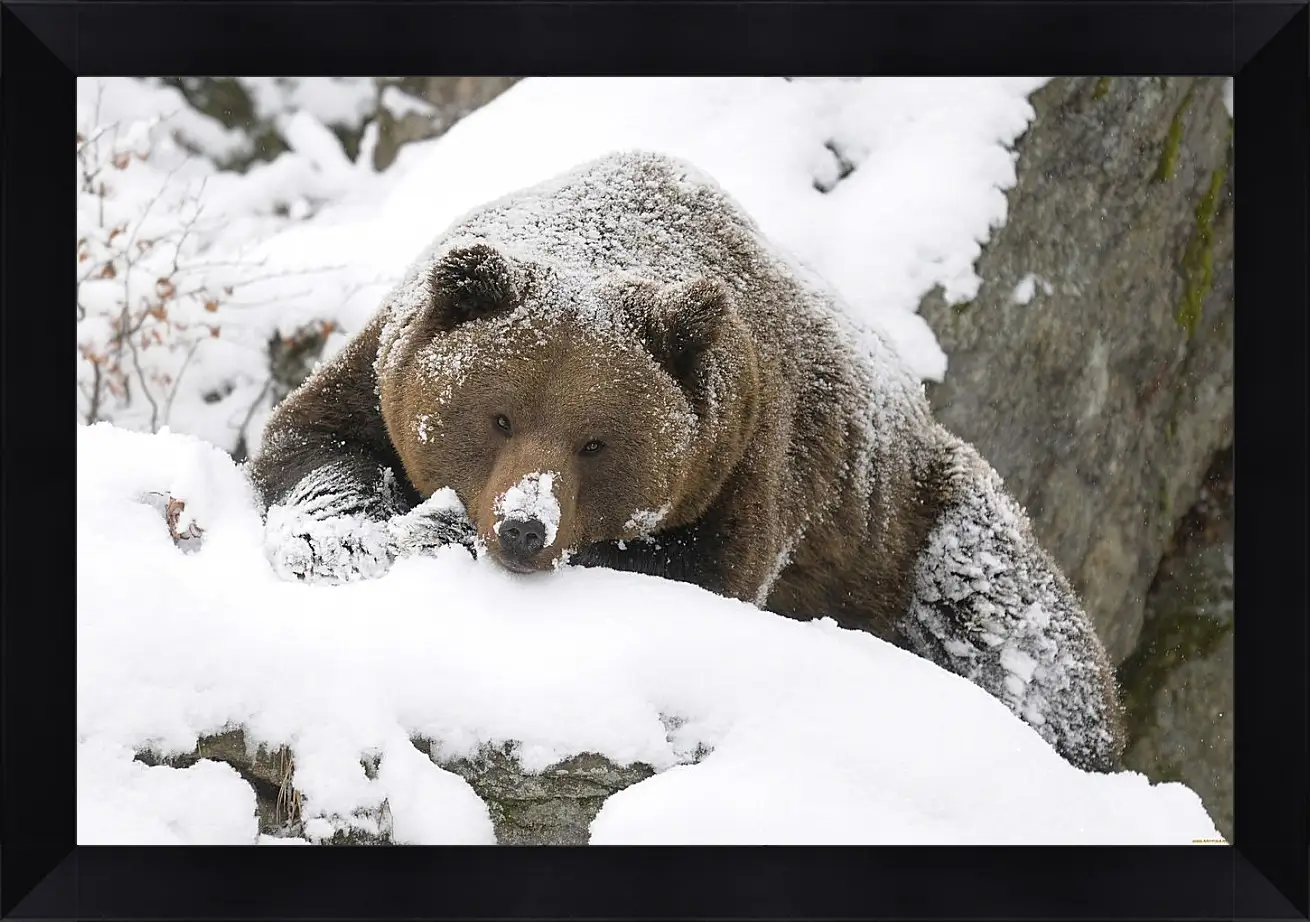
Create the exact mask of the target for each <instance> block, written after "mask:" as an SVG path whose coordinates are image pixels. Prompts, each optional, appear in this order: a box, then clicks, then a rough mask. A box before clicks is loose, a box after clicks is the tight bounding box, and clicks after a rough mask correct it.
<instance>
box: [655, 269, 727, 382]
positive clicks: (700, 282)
mask: <svg viewBox="0 0 1310 922" xmlns="http://www.w3.org/2000/svg"><path fill="white" fill-rule="evenodd" d="M733 320H734V313H733V310H732V305H731V299H730V298H729V296H728V290H727V289H726V288H725V287H724V286H723V285H722V284H720V283H719V282H716V281H714V280H712V279H708V278H695V279H691V280H690V281H686V282H680V283H677V284H673V285H669V286H668V287H667V288H665V289H663V290H662V291H660V292H658V293H657V294H656V295H655V298H654V299H653V303H652V304H651V305H650V306H649V308H648V313H647V315H646V320H645V330H644V333H645V339H646V344H647V346H648V348H649V349H650V352H651V355H652V356H653V357H654V359H655V361H657V362H658V363H659V364H660V365H661V366H663V368H664V369H665V370H666V371H667V372H668V373H669V374H670V375H672V376H673V379H674V380H675V381H677V382H678V383H679V384H682V385H684V386H692V385H693V382H694V380H695V377H696V374H697V370H698V369H699V368H700V366H701V364H702V360H703V359H704V357H705V356H706V355H707V354H708V353H709V352H710V350H711V349H713V348H714V346H715V345H716V344H717V343H718V341H719V339H720V338H721V337H722V336H723V335H724V333H725V332H726V331H727V329H728V328H729V327H730V325H731V324H732V322H733Z"/></svg>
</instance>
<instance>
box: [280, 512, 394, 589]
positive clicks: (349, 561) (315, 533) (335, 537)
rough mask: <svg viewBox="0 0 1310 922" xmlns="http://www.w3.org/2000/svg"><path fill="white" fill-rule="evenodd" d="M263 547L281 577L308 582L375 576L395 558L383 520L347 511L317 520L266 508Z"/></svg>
mask: <svg viewBox="0 0 1310 922" xmlns="http://www.w3.org/2000/svg"><path fill="white" fill-rule="evenodd" d="M264 551H265V554H266V555H267V557H268V560H269V563H270V564H271V565H272V567H273V571H274V572H275V573H276V574H277V575H278V576H279V577H280V578H282V579H284V580H288V581H292V582H295V581H302V582H310V583H347V582H353V581H355V580H360V579H374V578H376V577H379V576H381V575H382V574H383V573H385V572H386V571H387V569H388V568H389V567H390V566H391V561H392V560H393V559H394V557H395V548H394V547H393V545H392V543H391V541H390V538H389V535H388V534H387V529H386V526H385V524H384V523H381V522H375V521H372V520H369V519H360V518H354V517H347V516H339V517H332V518H322V519H318V518H313V517H310V516H306V515H304V514H303V513H301V512H299V511H298V510H296V509H295V508H294V507H286V506H273V507H272V508H270V509H269V511H268V520H267V524H266V526H265V530H264Z"/></svg>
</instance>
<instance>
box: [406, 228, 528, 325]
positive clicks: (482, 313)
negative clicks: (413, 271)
mask: <svg viewBox="0 0 1310 922" xmlns="http://www.w3.org/2000/svg"><path fill="white" fill-rule="evenodd" d="M429 285H430V286H431V291H432V304H431V306H430V308H429V311H428V314H429V317H430V320H431V322H432V323H433V325H434V326H435V327H436V328H437V329H438V330H440V331H443V332H444V331H446V330H453V329H454V328H455V327H457V326H459V325H460V324H462V323H468V322H469V321H470V320H477V319H478V318H479V317H491V316H494V315H495V314H499V313H503V312H505V311H509V310H513V309H514V307H515V305H516V304H517V303H518V292H517V291H515V289H514V282H513V279H512V278H511V275H510V268H509V264H508V263H506V262H505V257H504V256H502V255H501V254H500V252H499V251H497V250H496V249H495V248H494V247H491V246H488V245H487V244H485V243H478V244H474V245H473V246H470V247H460V248H458V249H454V250H451V251H450V252H449V253H447V254H446V255H445V256H443V257H442V258H441V259H440V261H438V262H437V264H436V265H435V266H433V267H432V272H431V275H430V276H429Z"/></svg>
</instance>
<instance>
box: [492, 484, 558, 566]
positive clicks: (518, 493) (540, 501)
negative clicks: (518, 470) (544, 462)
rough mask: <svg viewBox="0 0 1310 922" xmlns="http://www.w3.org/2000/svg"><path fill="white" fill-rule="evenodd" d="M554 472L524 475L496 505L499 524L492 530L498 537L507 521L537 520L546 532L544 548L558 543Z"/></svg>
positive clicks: (494, 508) (493, 506)
mask: <svg viewBox="0 0 1310 922" xmlns="http://www.w3.org/2000/svg"><path fill="white" fill-rule="evenodd" d="M558 476H559V475H558V474H556V473H553V472H542V471H533V472H532V473H530V474H524V475H523V477H522V479H521V480H519V482H518V483H516V484H514V486H512V487H510V488H509V489H508V490H506V491H505V492H504V493H502V494H501V495H500V496H497V497H496V499H495V501H494V502H493V504H492V509H493V511H494V512H495V513H496V523H495V525H493V526H492V528H493V529H494V531H495V532H496V534H497V535H499V534H500V527H501V525H502V524H504V523H505V522H506V521H510V520H520V521H522V520H526V519H536V520H537V521H538V522H540V523H541V524H542V525H543V526H544V527H545V529H546V535H545V543H544V544H543V545H542V547H543V548H547V547H550V546H551V545H552V544H554V543H555V534H556V531H557V530H558V529H559V517H560V508H559V500H558V499H556V498H555V478H556V477H558Z"/></svg>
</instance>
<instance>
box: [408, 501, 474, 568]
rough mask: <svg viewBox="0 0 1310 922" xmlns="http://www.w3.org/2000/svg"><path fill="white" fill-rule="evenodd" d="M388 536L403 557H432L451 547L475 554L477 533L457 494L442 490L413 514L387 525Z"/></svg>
mask: <svg viewBox="0 0 1310 922" xmlns="http://www.w3.org/2000/svg"><path fill="white" fill-rule="evenodd" d="M387 533H388V536H389V538H390V540H391V543H392V545H393V546H394V547H395V550H396V553H397V554H399V555H405V556H407V555H410V554H424V553H432V552H433V551H436V550H437V549H439V548H443V547H446V546H447V545H450V544H455V545H459V546H461V547H463V548H465V549H466V550H467V551H468V552H469V553H473V552H474V551H473V542H474V538H476V537H477V531H476V530H475V529H474V527H473V523H472V522H470V521H469V520H468V516H467V515H466V514H465V512H464V506H463V504H462V503H460V501H459V499H458V498H457V497H456V496H455V493H454V491H453V490H449V489H446V490H439V491H437V492H436V493H434V494H433V495H432V496H431V497H430V498H428V499H427V500H425V501H423V502H422V503H421V504H419V505H418V506H415V507H414V508H413V509H411V510H410V511H409V512H406V513H405V514H403V515H398V516H395V517H394V518H392V519H391V520H390V521H389V522H387Z"/></svg>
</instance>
